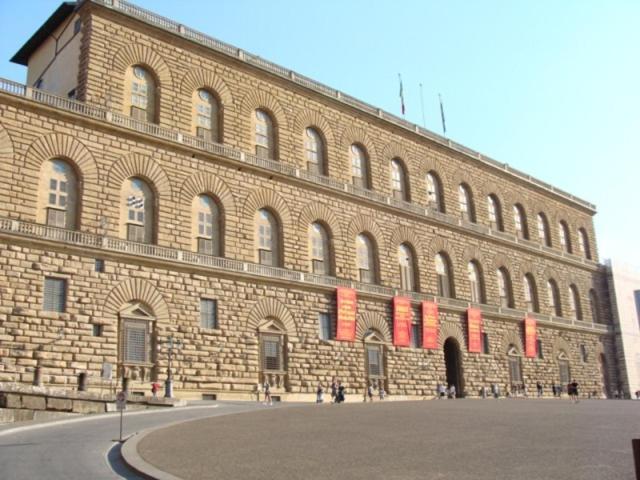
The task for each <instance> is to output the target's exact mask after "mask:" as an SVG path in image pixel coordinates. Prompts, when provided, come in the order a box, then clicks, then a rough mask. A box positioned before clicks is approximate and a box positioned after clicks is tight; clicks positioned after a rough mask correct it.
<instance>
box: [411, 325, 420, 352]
mask: <svg viewBox="0 0 640 480" xmlns="http://www.w3.org/2000/svg"><path fill="white" fill-rule="evenodd" d="M420 344H421V342H420V325H419V324H417V323H414V324H412V325H411V347H412V348H420Z"/></svg>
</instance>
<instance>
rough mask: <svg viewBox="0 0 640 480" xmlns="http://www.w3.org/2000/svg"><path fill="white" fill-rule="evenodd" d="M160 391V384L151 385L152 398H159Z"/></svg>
mask: <svg viewBox="0 0 640 480" xmlns="http://www.w3.org/2000/svg"><path fill="white" fill-rule="evenodd" d="M158 390H160V384H159V383H157V382H153V383H152V384H151V396H152V397H153V398H154V399H155V398H158Z"/></svg>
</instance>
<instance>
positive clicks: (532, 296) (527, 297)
mask: <svg viewBox="0 0 640 480" xmlns="http://www.w3.org/2000/svg"><path fill="white" fill-rule="evenodd" d="M522 281H523V285H524V303H525V305H526V307H527V312H536V313H539V312H540V303H539V302H538V289H537V288H536V281H535V279H534V278H533V275H531V274H530V273H526V274H525V275H524V277H523V279H522Z"/></svg>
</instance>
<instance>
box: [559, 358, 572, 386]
mask: <svg viewBox="0 0 640 480" xmlns="http://www.w3.org/2000/svg"><path fill="white" fill-rule="evenodd" d="M558 368H559V370H560V383H561V384H562V385H563V386H566V385H567V384H568V383H569V382H570V381H571V373H570V370H569V361H568V360H558Z"/></svg>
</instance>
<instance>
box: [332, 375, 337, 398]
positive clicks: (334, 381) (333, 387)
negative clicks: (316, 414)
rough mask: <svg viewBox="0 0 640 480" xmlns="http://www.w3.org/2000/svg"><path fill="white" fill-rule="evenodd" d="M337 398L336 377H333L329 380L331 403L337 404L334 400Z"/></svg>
mask: <svg viewBox="0 0 640 480" xmlns="http://www.w3.org/2000/svg"><path fill="white" fill-rule="evenodd" d="M337 398H338V382H337V381H336V377H333V379H332V380H331V403H337V402H336V399H337Z"/></svg>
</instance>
